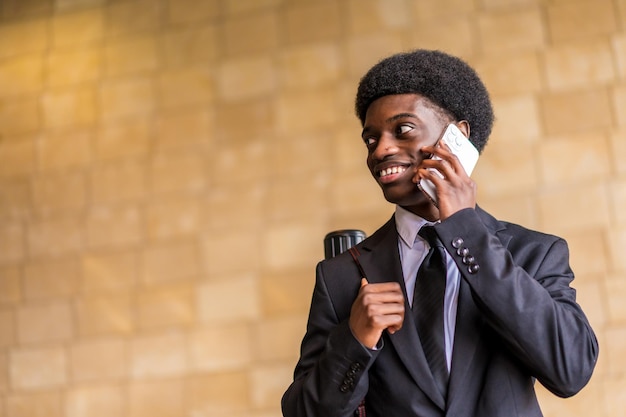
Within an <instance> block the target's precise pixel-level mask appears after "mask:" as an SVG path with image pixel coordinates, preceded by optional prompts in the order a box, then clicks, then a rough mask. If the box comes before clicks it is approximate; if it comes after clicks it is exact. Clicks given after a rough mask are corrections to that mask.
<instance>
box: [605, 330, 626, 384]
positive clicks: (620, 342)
mask: <svg viewBox="0 0 626 417" xmlns="http://www.w3.org/2000/svg"><path fill="white" fill-rule="evenodd" d="M605 337H606V344H605V345H604V352H605V354H606V356H607V358H606V360H607V362H608V363H609V364H610V366H609V367H608V376H610V377H618V376H621V375H623V373H622V371H621V370H622V369H626V357H624V351H626V326H624V324H621V325H620V324H616V325H613V326H609V327H607V328H606V330H605Z"/></svg>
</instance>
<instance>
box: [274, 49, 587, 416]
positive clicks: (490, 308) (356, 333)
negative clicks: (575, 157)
mask: <svg viewBox="0 0 626 417" xmlns="http://www.w3.org/2000/svg"><path fill="white" fill-rule="evenodd" d="M356 113H357V116H358V117H359V119H360V121H361V123H362V126H363V130H362V135H361V136H362V139H363V142H364V147H365V148H366V149H367V166H368V168H369V170H370V172H371V174H372V176H373V178H374V180H375V181H376V182H377V183H378V185H379V186H380V187H381V189H382V192H383V195H384V197H385V199H386V200H387V201H389V202H390V203H392V204H395V206H396V211H395V213H394V215H393V216H392V218H391V219H390V220H389V221H388V222H387V223H386V224H384V225H383V226H382V227H381V228H380V229H378V230H377V231H376V232H375V233H374V234H373V235H372V236H370V237H369V238H368V239H366V240H365V241H363V242H362V243H360V244H359V245H357V247H356V249H357V250H356V251H353V252H352V253H350V254H349V253H344V254H341V255H338V256H336V257H334V258H332V259H329V260H325V261H322V262H320V263H319V264H318V266H317V272H316V284H315V289H314V292H313V299H312V302H311V308H310V313H309V321H308V325H307V330H306V334H305V336H304V339H303V341H302V346H301V356H300V360H299V361H298V364H297V366H296V369H295V373H294V381H293V383H292V384H291V385H290V386H289V388H288V389H287V391H286V392H285V394H284V396H283V399H282V408H283V415H284V416H286V417H304V416H309V417H310V416H317V417H334V416H337V417H344V416H345V417H347V416H352V415H355V414H356V415H359V414H360V415H365V413H367V416H369V417H408V416H420V417H440V416H454V417H464V416H468V417H469V416H475V417H491V416H500V417H515V416H520V417H521V416H523V417H535V416H541V415H542V413H541V410H540V408H539V405H538V402H537V398H536V395H535V391H534V384H535V381H536V380H537V381H539V382H540V383H541V384H543V385H544V386H545V387H546V388H547V389H548V390H550V391H552V392H553V393H554V394H556V395H558V396H562V397H567V396H571V395H574V394H576V393H577V392H578V391H579V390H580V389H582V387H584V386H585V385H586V383H587V382H588V381H589V378H590V377H591V374H592V372H593V369H594V367H595V363H596V360H597V356H598V344H597V340H596V337H595V335H594V333H593V330H592V329H591V327H590V325H589V323H588V321H587V319H586V317H585V314H584V313H583V311H582V309H581V308H580V306H579V305H578V304H577V303H576V294H575V290H574V289H573V288H571V287H570V283H571V281H572V280H573V279H574V274H573V272H572V270H571V269H570V266H569V252H568V248H567V244H566V242H565V241H564V240H562V239H561V238H559V237H556V236H552V235H547V234H543V233H540V232H536V231H532V230H528V229H526V228H523V227H521V226H519V225H515V224H512V223H508V222H503V221H500V220H497V219H495V218H494V217H492V216H491V215H489V214H488V213H487V212H485V211H484V210H482V209H481V208H480V207H478V205H477V203H476V189H477V186H476V183H475V182H474V181H473V180H472V179H471V178H470V177H469V176H468V175H467V173H466V172H465V170H464V169H463V167H462V166H461V162H460V161H459V159H458V157H457V156H456V155H455V154H454V153H453V152H452V151H451V148H450V147H448V146H447V145H446V144H445V142H443V141H440V140H439V139H440V138H441V136H442V134H443V132H444V131H445V129H446V127H447V126H448V125H449V124H454V125H455V126H456V127H458V128H459V130H460V131H461V132H462V133H463V134H464V135H465V136H466V137H468V138H469V140H470V141H471V143H472V144H473V145H474V146H475V147H476V149H477V150H478V151H482V149H483V148H484V146H485V144H486V143H487V140H488V138H489V134H490V132H491V128H492V124H493V111H492V106H491V102H490V99H489V94H488V92H487V90H486V88H485V86H484V85H483V83H482V82H481V80H480V79H479V77H478V76H477V74H476V73H475V71H474V70H473V69H472V68H471V67H469V66H468V65H467V64H466V63H465V62H463V61H462V60H460V59H458V58H456V57H453V56H450V55H448V54H445V53H442V52H439V51H428V50H416V51H412V52H409V53H402V54H397V55H393V56H391V57H389V58H387V59H384V60H382V61H381V62H379V63H378V64H376V65H375V66H374V67H372V68H371V69H370V70H369V71H368V73H367V74H366V75H365V76H364V77H363V78H362V80H361V82H360V84H359V87H358V91H357V95H356ZM422 179H424V180H430V181H432V183H433V184H434V186H435V189H436V197H437V201H438V203H437V205H435V204H434V203H433V202H432V201H431V199H430V198H427V196H426V195H425V194H424V193H423V192H422V191H421V190H420V188H419V187H418V186H417V185H418V183H419V182H420V180H422ZM360 271H362V272H363V273H364V275H365V276H363V273H361V272H360Z"/></svg>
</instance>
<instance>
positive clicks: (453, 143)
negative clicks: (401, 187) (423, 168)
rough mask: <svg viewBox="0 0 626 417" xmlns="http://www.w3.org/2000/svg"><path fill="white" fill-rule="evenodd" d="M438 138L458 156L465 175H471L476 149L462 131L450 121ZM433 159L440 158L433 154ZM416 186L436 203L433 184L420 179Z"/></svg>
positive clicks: (474, 163)
mask: <svg viewBox="0 0 626 417" xmlns="http://www.w3.org/2000/svg"><path fill="white" fill-rule="evenodd" d="M439 140H440V141H444V142H445V143H446V144H447V145H448V147H450V150H451V151H452V153H453V154H455V155H456V156H457V157H458V158H459V161H460V162H461V165H462V166H463V169H464V170H465V172H466V173H467V175H471V174H472V171H473V170H474V167H475V166H476V162H478V150H477V149H476V147H474V145H473V144H472V142H470V141H469V139H468V138H466V137H465V135H464V134H463V132H461V131H460V130H459V128H458V127H456V125H455V124H453V123H451V124H449V125H448V127H447V128H446V130H445V131H444V132H443V135H442V136H441V139H439ZM433 159H441V158H439V157H438V156H436V155H433ZM433 171H434V172H436V173H437V174H438V175H439V176H440V177H442V178H443V175H441V173H440V172H439V171H437V170H436V169H433ZM417 186H418V187H419V189H420V190H422V192H424V194H426V196H427V197H428V198H429V199H430V201H432V202H433V204H434V205H435V206H437V205H438V201H437V190H436V189H435V185H434V184H433V183H432V182H431V181H430V180H426V179H422V180H420V182H419V183H418V184H417Z"/></svg>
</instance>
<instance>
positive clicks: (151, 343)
mask: <svg viewBox="0 0 626 417" xmlns="http://www.w3.org/2000/svg"><path fill="white" fill-rule="evenodd" d="M186 344H187V340H186V337H185V335H184V334H182V333H180V332H164V333H152V334H144V335H138V336H135V337H133V339H132V340H131V345H130V349H131V352H130V367H131V376H132V377H133V379H146V378H164V377H176V376H181V375H184V374H185V372H187V370H188V364H187V355H186V348H185V346H186Z"/></svg>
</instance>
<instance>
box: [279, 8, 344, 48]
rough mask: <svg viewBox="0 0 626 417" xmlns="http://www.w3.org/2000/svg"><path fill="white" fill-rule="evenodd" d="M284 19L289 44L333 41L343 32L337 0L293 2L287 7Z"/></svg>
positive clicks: (286, 40) (286, 39) (286, 38)
mask: <svg viewBox="0 0 626 417" xmlns="http://www.w3.org/2000/svg"><path fill="white" fill-rule="evenodd" d="M284 19H285V20H284V25H285V35H284V36H285V39H284V41H285V42H286V44H287V45H298V44H304V43H314V42H326V41H333V40H335V39H338V38H339V37H340V35H341V33H342V29H341V28H342V17H341V8H340V5H339V3H337V2H335V1H329V0H322V1H317V2H308V3H307V2H299V3H298V2H296V3H291V4H289V5H288V6H287V7H286V10H285V15H284ZM311 22H324V24H323V25H312V24H311Z"/></svg>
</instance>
